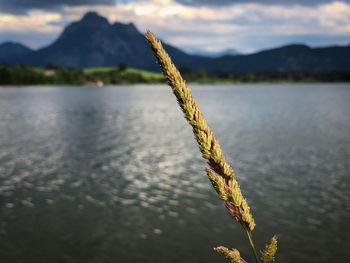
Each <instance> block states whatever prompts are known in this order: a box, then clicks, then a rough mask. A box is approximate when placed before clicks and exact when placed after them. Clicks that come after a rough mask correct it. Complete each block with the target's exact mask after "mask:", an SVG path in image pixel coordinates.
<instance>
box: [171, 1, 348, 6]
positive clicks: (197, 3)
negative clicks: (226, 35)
mask: <svg viewBox="0 0 350 263" xmlns="http://www.w3.org/2000/svg"><path fill="white" fill-rule="evenodd" d="M176 1H177V2H178V3H181V4H184V5H189V6H228V5H233V4H242V3H246V4H247V3H255V4H261V5H303V6H316V5H321V4H325V3H331V2H336V1H337V0H176ZM345 2H350V1H349V0H345Z"/></svg>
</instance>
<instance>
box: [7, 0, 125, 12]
mask: <svg viewBox="0 0 350 263" xmlns="http://www.w3.org/2000/svg"><path fill="white" fill-rule="evenodd" d="M126 2H130V1H128V0H58V1H52V0H0V13H14V14H25V13H27V11H28V10H30V9H44V10H56V9H60V8H61V7H62V6H80V5H88V6H89V5H90V6H93V5H115V4H117V3H126Z"/></svg>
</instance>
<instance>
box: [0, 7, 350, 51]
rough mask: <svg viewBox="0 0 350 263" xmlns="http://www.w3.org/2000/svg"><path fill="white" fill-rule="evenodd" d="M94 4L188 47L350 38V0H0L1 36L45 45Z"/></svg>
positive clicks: (111, 16) (245, 47) (241, 47)
mask: <svg viewBox="0 0 350 263" xmlns="http://www.w3.org/2000/svg"><path fill="white" fill-rule="evenodd" d="M88 11H96V12H98V13H99V14H100V15H102V16H104V17H106V18H107V19H108V20H109V21H110V22H111V23H113V22H116V21H119V22H125V23H130V22H133V23H134V24H135V25H136V26H137V28H138V29H139V30H140V31H141V32H145V31H146V29H150V30H151V31H153V32H154V33H155V34H156V35H157V36H158V37H159V38H161V39H162V40H164V41H166V42H168V43H169V44H172V45H174V46H176V47H179V48H181V49H183V50H184V51H187V52H189V53H194V52H196V51H208V52H217V51H222V50H226V49H232V48H233V49H236V50H238V51H240V52H242V53H251V52H255V51H258V50H263V49H268V48H272V47H277V46H282V45H285V44H290V43H304V44H307V45H310V46H314V47H315V46H327V45H335V44H336V45H346V44H350V0H340V1H332V0H328V1H327V0H279V1H275V0H261V1H257V0H255V1H254V0H238V1H234V0H85V1H83V0H51V1H49V0H0V43H1V42H5V41H13V42H20V43H22V44H25V45H27V46H29V47H31V48H34V49H38V48H40V47H43V46H46V45H49V44H50V43H52V42H53V41H54V40H55V39H56V38H57V37H58V36H59V34H60V32H61V31H62V30H63V28H64V27H65V26H66V25H68V24H69V23H71V22H73V21H76V20H79V19H80V18H81V17H82V16H83V15H84V13H86V12H88Z"/></svg>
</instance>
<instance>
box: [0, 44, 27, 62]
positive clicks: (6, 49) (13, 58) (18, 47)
mask: <svg viewBox="0 0 350 263" xmlns="http://www.w3.org/2000/svg"><path fill="white" fill-rule="evenodd" d="M32 52H33V50H31V49H30V48H28V47H26V46H24V45H22V44H19V43H14V42H5V43H2V44H0V62H6V63H7V64H17V63H20V62H21V61H22V60H23V58H25V57H27V56H29V55H30V54H31V53H32Z"/></svg>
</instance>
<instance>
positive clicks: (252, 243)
mask: <svg viewBox="0 0 350 263" xmlns="http://www.w3.org/2000/svg"><path fill="white" fill-rule="evenodd" d="M243 227H244V230H245V232H246V234H247V237H248V240H249V244H250V247H251V248H252V250H253V253H254V257H255V262H256V263H260V260H259V257H258V254H257V253H256V249H255V245H254V241H253V237H252V232H251V231H250V230H249V229H248V228H247V227H246V226H245V225H243Z"/></svg>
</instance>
